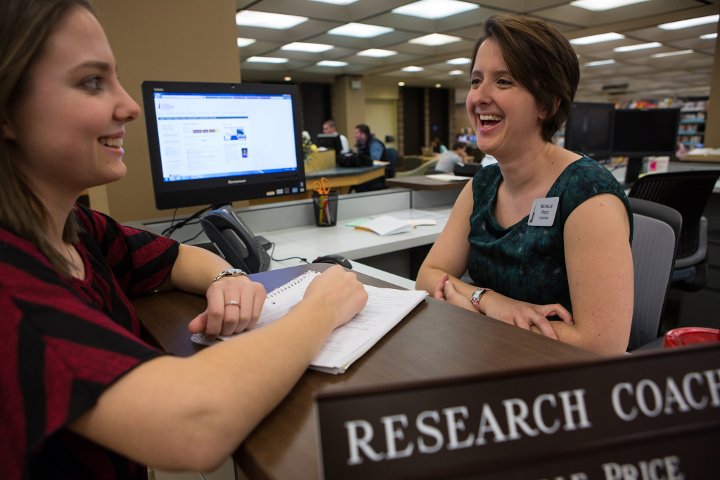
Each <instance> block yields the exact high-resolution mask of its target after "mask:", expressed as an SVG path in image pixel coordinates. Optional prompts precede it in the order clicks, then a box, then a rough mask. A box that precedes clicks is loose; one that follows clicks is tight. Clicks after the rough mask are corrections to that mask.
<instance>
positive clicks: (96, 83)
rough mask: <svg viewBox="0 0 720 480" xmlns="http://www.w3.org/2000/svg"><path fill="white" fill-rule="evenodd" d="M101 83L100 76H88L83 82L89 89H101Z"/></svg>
mask: <svg viewBox="0 0 720 480" xmlns="http://www.w3.org/2000/svg"><path fill="white" fill-rule="evenodd" d="M100 83H101V79H100V77H92V78H88V79H87V80H85V81H84V82H83V87H85V88H87V89H89V90H100Z"/></svg>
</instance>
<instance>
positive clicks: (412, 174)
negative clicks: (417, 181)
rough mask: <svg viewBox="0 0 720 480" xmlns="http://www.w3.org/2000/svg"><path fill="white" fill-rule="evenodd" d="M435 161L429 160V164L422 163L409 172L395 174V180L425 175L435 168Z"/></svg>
mask: <svg viewBox="0 0 720 480" xmlns="http://www.w3.org/2000/svg"><path fill="white" fill-rule="evenodd" d="M437 162H438V161H437V160H430V161H429V162H426V163H423V164H422V165H420V166H419V167H417V168H415V169H413V170H410V171H409V172H397V173H396V174H395V177H396V178H402V177H416V176H419V175H425V173H427V171H428V170H432V169H434V168H435V165H437Z"/></svg>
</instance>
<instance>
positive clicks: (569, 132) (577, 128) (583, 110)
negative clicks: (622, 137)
mask: <svg viewBox="0 0 720 480" xmlns="http://www.w3.org/2000/svg"><path fill="white" fill-rule="evenodd" d="M614 111H615V104H613V103H587V102H575V103H573V104H572V107H571V108H570V115H569V116H568V119H567V121H566V122H565V148H566V149H567V150H570V151H573V152H578V153H582V154H583V155H586V156H588V157H590V158H592V159H594V160H602V159H606V158H609V157H610V154H611V153H612V133H613V112H614Z"/></svg>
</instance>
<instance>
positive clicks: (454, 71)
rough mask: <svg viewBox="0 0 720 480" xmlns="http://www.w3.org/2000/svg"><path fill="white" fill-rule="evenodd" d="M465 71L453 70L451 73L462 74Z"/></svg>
mask: <svg viewBox="0 0 720 480" xmlns="http://www.w3.org/2000/svg"><path fill="white" fill-rule="evenodd" d="M464 73H465V72H463V71H462V70H453V71H451V72H449V75H462V74H464Z"/></svg>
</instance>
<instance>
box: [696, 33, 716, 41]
mask: <svg viewBox="0 0 720 480" xmlns="http://www.w3.org/2000/svg"><path fill="white" fill-rule="evenodd" d="M700 38H702V39H703V40H711V39H713V38H717V33H708V34H707V35H700Z"/></svg>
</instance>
